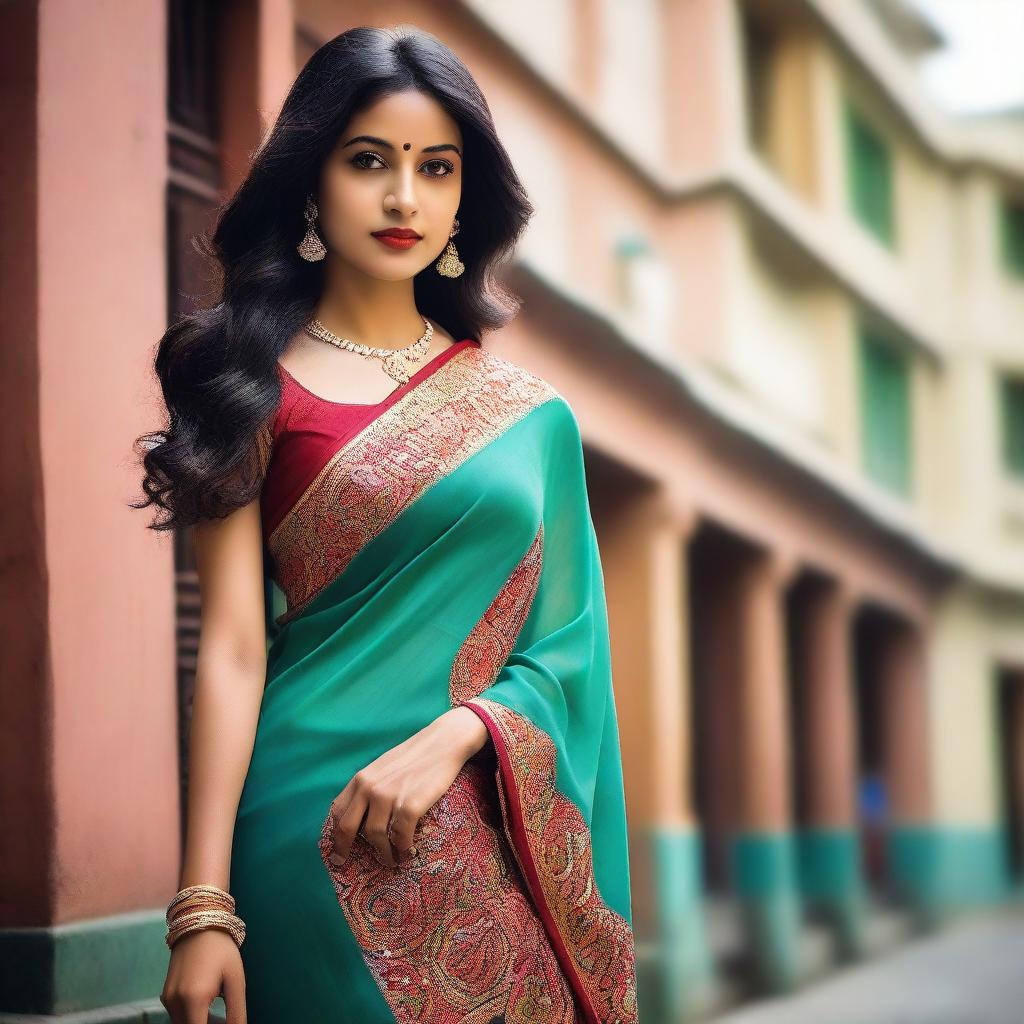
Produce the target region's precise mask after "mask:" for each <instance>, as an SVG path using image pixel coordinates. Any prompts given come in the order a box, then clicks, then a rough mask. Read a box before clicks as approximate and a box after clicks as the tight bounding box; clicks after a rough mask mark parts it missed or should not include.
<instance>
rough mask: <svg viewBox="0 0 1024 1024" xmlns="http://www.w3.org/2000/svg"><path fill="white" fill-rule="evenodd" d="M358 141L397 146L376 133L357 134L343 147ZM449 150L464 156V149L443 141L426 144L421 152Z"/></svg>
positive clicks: (383, 145) (390, 147) (385, 146)
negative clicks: (435, 143) (430, 144)
mask: <svg viewBox="0 0 1024 1024" xmlns="http://www.w3.org/2000/svg"><path fill="white" fill-rule="evenodd" d="M356 142H371V143H373V145H375V146H381V147H382V148H384V149H394V148H395V147H394V145H393V144H392V143H390V142H388V141H387V139H379V138H377V136H376V135H356V136H354V137H353V138H351V139H349V140H348V142H346V143H345V144H344V145H343V146H342V149H344V148H345V146H351V145H352V144H353V143H356ZM449 151H450V152H452V153H458V154H459V156H462V150H460V149H459V147H458V146H455V145H453V144H452V143H450V142H441V143H439V144H438V145H436V146H424V147H423V149H422V150H420V152H422V153H445V152H449Z"/></svg>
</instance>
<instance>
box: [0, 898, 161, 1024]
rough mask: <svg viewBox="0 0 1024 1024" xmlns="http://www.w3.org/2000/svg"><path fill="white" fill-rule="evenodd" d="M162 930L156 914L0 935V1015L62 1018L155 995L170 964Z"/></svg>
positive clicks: (158, 912) (3, 931) (0, 932)
mask: <svg viewBox="0 0 1024 1024" xmlns="http://www.w3.org/2000/svg"><path fill="white" fill-rule="evenodd" d="M166 931H167V925H166V924H165V923H164V912H163V911H162V910H155V911H140V912H137V913H129V914H117V915H115V916H111V917H103V918H95V919H91V920H87V921H75V922H72V923H70V924H60V925H55V926H53V927H50V928H3V929H0V1015H5V1014H53V1015H57V1014H67V1013H74V1012H76V1011H85V1010H99V1009H101V1008H107V1007H115V1006H119V1005H122V1004H125V1003H131V1002H134V1001H137V1000H148V999H153V998H155V997H158V996H159V995H160V992H161V990H162V989H163V984H164V979H165V978H166V976H167V964H168V960H169V958H170V950H168V948H167V944H166V943H165V942H164V935H165V933H166ZM96 1019H97V1020H100V1019H101V1017H100V1016H97V1018H96Z"/></svg>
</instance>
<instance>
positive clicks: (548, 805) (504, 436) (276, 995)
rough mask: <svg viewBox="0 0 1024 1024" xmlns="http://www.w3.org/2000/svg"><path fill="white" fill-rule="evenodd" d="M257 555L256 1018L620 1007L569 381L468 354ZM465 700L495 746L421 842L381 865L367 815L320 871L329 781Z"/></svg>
mask: <svg viewBox="0 0 1024 1024" xmlns="http://www.w3.org/2000/svg"><path fill="white" fill-rule="evenodd" d="M426 369H427V368H425V370H426ZM259 446H260V451H261V457H262V458H263V459H264V464H265V461H266V459H269V458H271V457H272V453H271V450H270V449H271V442H270V434H269V433H267V434H264V435H262V437H261V439H260V442H259ZM267 549H268V553H269V555H270V556H271V562H270V564H271V565H272V567H273V568H272V571H273V578H274V580H275V581H276V582H277V584H278V585H279V586H280V587H281V589H282V590H283V591H284V593H285V595H286V597H287V599H288V608H287V611H286V612H284V614H282V615H281V616H280V617H279V618H278V619H277V627H278V629H277V632H276V633H275V634H274V635H273V640H272V643H271V645H270V649H269V651H268V658H267V676H266V687H265V691H264V694H263V699H262V703H261V707H260V714H259V721H258V725H257V729H256V736H255V742H254V747H253V752H252V757H251V762H250V765H249V769H248V772H247V775H246V779H245V784H244V787H243V791H242V795H241V799H240V802H239V808H238V813H237V818H236V822H235V828H234V836H233V843H232V853H231V875H230V886H231V892H232V894H233V895H234V897H235V899H236V903H237V913H238V914H239V915H240V916H241V917H242V918H243V920H244V921H245V922H246V926H247V934H246V938H245V940H244V942H243V943H242V946H241V954H242V959H243V963H244V967H245V973H246V990H247V1009H248V1017H249V1021H250V1024H269V1022H274V1024H286V1022H287V1024H293V1022H295V1024H307V1022H309V1024H312V1022H318V1024H319V1022H326V1021H331V1022H359V1024H373V1022H392V1021H400V1022H418V1024H456V1022H471V1024H492V1022H508V1024H556V1022H558V1024H563V1022H564V1024H569V1022H574V1024H575V1022H590V1024H596V1022H601V1024H605V1022H607V1024H612V1022H617V1024H627V1022H635V1021H636V1019H637V1004H636V976H635V963H634V940H633V932H632V919H631V908H630V883H629V864H628V858H627V846H626V814H625V803H624V795H623V783H622V767H621V757H620V749H619V736H618V727H617V719H616V711H615V703H614V695H613V690H612V679H611V669H610V655H609V637H608V624H607V617H606V604H605V594H604V581H603V577H602V569H601V563H600V559H599V553H598V548H597V541H596V536H595V532H594V526H593V522H592V519H591V513H590V507H589V503H588V496H587V489H586V479H585V474H584V462H583V449H582V442H581V437H580V432H579V426H578V423H577V421H576V418H575V415H574V413H573V411H572V409H571V407H570V406H569V405H568V403H567V402H566V401H565V399H564V398H563V397H562V396H561V395H560V394H559V393H558V392H557V391H556V390H555V389H554V388H553V387H552V386H551V385H549V384H548V383H547V382H545V381H544V380H542V379H541V378H539V377H537V376H535V375H533V374H531V373H529V372H528V371H526V370H524V369H522V368H520V367H518V366H516V365H515V364H513V363H511V362H509V361H507V360H505V359H503V358H501V357H499V356H496V355H494V354H492V353H489V352H487V351H485V350H483V349H481V348H479V347H478V346H476V345H473V346H469V347H465V348H463V349H462V350H461V351H459V352H457V353H456V354H454V356H453V357H452V358H448V359H446V360H444V361H442V362H439V363H438V364H437V365H436V366H435V367H434V368H432V369H430V370H429V371H428V372H423V373H421V374H417V379H416V380H414V381H413V382H412V385H411V386H410V387H408V388H407V389H405V390H404V391H403V392H402V393H401V395H400V397H398V399H397V400H396V401H394V402H393V403H392V404H389V405H388V406H387V407H386V408H384V409H383V411H382V412H381V414H380V415H379V416H376V417H375V418H374V419H373V420H372V421H371V422H370V423H369V424H368V425H366V426H365V427H364V428H363V429H362V430H360V431H359V432H357V433H356V434H355V435H354V436H352V437H349V438H347V439H345V440H344V441H343V442H342V443H341V444H340V446H339V447H338V450H337V451H336V452H334V453H333V454H332V455H331V456H330V457H329V458H328V459H326V461H325V462H324V464H323V466H322V468H321V469H320V470H319V471H318V472H317V473H316V476H315V477H314V478H313V479H312V480H311V481H310V483H309V485H308V486H307V487H306V489H305V490H304V491H303V493H302V495H301V497H299V499H298V500H297V501H295V503H294V504H293V505H292V506H291V507H290V508H289V509H288V511H287V513H286V514H285V515H284V517H283V519H282V520H281V521H280V522H279V523H278V524H277V525H276V526H275V527H274V529H273V531H272V533H271V534H270V536H269V538H268V541H267ZM455 706H465V707H467V708H469V709H471V710H472V711H473V712H474V713H475V714H476V715H477V716H478V717H479V718H480V720H481V721H482V722H483V724H484V725H485V726H486V728H487V732H488V742H487V743H486V744H485V746H484V747H483V748H482V749H481V750H480V752H479V753H477V754H476V755H474V756H473V757H472V758H470V760H469V761H467V762H466V764H465V765H464V767H463V768H462V770H461V771H460V772H459V774H458V776H457V777H456V779H455V781H454V782H453V784H452V785H451V787H450V788H449V789H448V790H447V792H446V793H445V794H444V796H443V797H442V798H441V799H440V800H438V801H437V802H436V803H435V804H434V805H433V806H432V807H431V808H430V809H429V810H428V811H427V812H426V813H425V814H424V815H423V816H422V817H421V819H420V821H419V823H418V825H417V827H416V832H415V836H414V843H415V846H416V851H417V852H416V855H415V856H414V857H413V858H412V859H410V860H407V861H404V862H402V863H400V864H398V865H397V866H395V867H388V866H386V865H385V864H384V863H383V862H382V861H380V860H379V859H378V857H377V854H376V851H375V850H374V848H373V847H372V846H371V845H370V844H369V842H368V841H367V840H365V839H364V838H363V837H362V836H361V835H357V836H356V837H355V839H354V840H353V843H352V847H351V851H350V853H349V856H348V857H347V858H346V860H345V862H344V863H343V864H341V865H335V864H333V863H332V862H331V861H330V859H329V857H330V854H331V853H332V852H333V843H332V841H331V826H332V821H331V814H330V807H331V804H332V802H333V800H334V798H335V797H336V796H337V795H338V793H340V791H341V790H342V789H343V788H344V787H345V785H346V784H347V783H348V782H349V780H350V779H351V778H352V777H353V776H354V775H355V774H356V773H357V772H358V771H359V770H360V769H361V768H363V767H365V766H366V765H368V764H369V763H370V762H372V761H373V760H374V759H376V758H377V757H379V756H380V755H382V754H383V753H385V752H386V751H387V750H389V749H391V748H392V747H394V746H396V745H397V744H399V743H401V742H403V741H404V740H406V739H408V738H409V737H410V736H412V735H413V734H414V733H416V732H418V731H419V730H421V729H423V728H424V727H425V726H427V725H428V724H429V723H430V722H432V721H433V720H434V719H436V718H437V717H438V716H439V715H441V714H443V713H444V712H445V711H447V710H449V709H450V708H452V707H455Z"/></svg>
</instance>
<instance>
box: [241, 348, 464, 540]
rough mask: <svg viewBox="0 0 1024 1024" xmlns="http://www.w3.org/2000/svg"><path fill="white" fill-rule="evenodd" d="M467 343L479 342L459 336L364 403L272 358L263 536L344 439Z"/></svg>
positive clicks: (262, 504) (262, 497)
mask: <svg viewBox="0 0 1024 1024" xmlns="http://www.w3.org/2000/svg"><path fill="white" fill-rule="evenodd" d="M468 345H476V346H478V347H479V345H480V342H478V341H476V340H474V339H473V338H465V339H463V340H462V341H457V342H455V344H453V345H449V346H448V348H446V349H444V350H443V351H441V352H439V353H438V354H437V355H436V356H434V358H433V359H429V360H428V361H427V362H426V363H424V364H423V365H422V366H421V367H420V368H419V369H418V370H417V371H416V372H415V373H414V374H413V375H412V376H411V377H410V378H409V379H408V380H407V381H406V382H405V383H404V384H400V385H399V386H398V387H397V388H395V390H394V391H392V392H391V394H390V395H388V396H387V398H385V399H383V401H380V402H373V403H369V404H361V403H355V402H332V401H330V400H329V399H326V398H321V397H320V396H319V395H315V394H313V392H312V391H310V390H309V389H308V388H306V387H304V386H303V385H302V384H300V383H299V382H298V381H297V380H296V379H295V378H294V377H293V376H292V375H291V374H290V373H289V372H288V371H287V370H286V369H285V368H284V366H283V365H282V364H281V363H278V364H277V369H278V376H279V377H280V379H281V403H280V405H279V406H278V408H277V413H276V414H275V416H274V422H273V435H274V440H273V447H272V449H271V456H270V463H269V464H268V466H267V472H266V475H265V476H264V478H263V492H262V496H261V499H260V500H261V505H260V507H261V510H262V516H263V537H264V539H267V538H269V537H270V535H271V533H273V532H274V530H275V528H276V527H277V525H278V524H279V523H280V522H281V520H282V519H284V517H285V515H286V514H287V512H288V510H289V509H290V508H291V507H292V506H293V505H294V504H295V502H296V501H298V499H299V498H300V497H301V496H302V494H303V492H304V491H305V490H306V488H307V487H308V486H309V485H310V483H312V481H313V480H314V479H315V477H316V475H317V474H318V473H319V472H320V470H321V469H322V468H323V466H324V464H325V463H326V462H327V461H328V460H329V459H330V458H331V456H332V455H333V454H334V453H335V452H336V451H337V450H338V449H339V448H340V447H341V446H342V445H343V444H344V443H345V442H346V441H348V440H349V438H351V437H353V436H354V435H355V434H357V433H358V432H359V431H360V430H362V429H363V428H364V427H365V426H367V424H369V423H372V422H373V420H375V419H376V418H377V417H378V416H379V415H380V414H381V413H382V412H384V410H385V409H388V408H390V407H391V406H392V405H394V404H395V402H397V401H398V400H399V399H400V398H401V397H402V396H403V395H404V394H406V392H408V391H409V390H411V389H412V388H414V387H416V385H417V384H419V382H420V381H422V380H423V379H424V378H425V377H428V376H429V375H430V374H431V373H433V372H434V371H435V370H437V369H438V368H439V367H441V366H442V365H443V364H444V363H445V362H447V361H448V360H449V359H451V358H452V356H454V355H455V353H456V352H460V351H461V350H462V349H464V348H466V347H467V346H468Z"/></svg>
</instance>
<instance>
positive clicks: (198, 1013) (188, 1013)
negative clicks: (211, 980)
mask: <svg viewBox="0 0 1024 1024" xmlns="http://www.w3.org/2000/svg"><path fill="white" fill-rule="evenodd" d="M213 1000H214V997H213V996H186V997H185V1013H184V1016H183V1017H182V1020H183V1021H184V1022H185V1024H207V1021H208V1020H209V1019H210V1003H212V1002H213Z"/></svg>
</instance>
